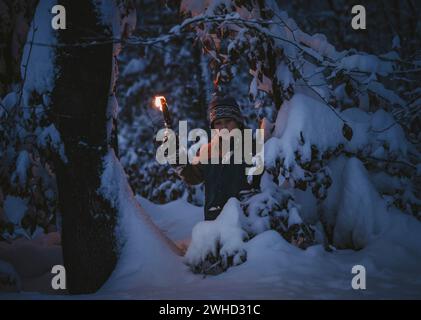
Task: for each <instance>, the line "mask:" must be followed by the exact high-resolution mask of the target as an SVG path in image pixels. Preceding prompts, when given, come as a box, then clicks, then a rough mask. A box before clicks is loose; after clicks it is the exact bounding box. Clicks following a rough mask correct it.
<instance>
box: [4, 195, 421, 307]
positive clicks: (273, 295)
mask: <svg viewBox="0 0 421 320" xmlns="http://www.w3.org/2000/svg"><path fill="white" fill-rule="evenodd" d="M138 201H139V203H140V204H141V205H142V207H143V208H145V209H146V211H147V212H148V213H149V214H150V215H151V218H152V221H153V222H154V223H156V224H157V225H158V226H159V227H160V228H161V229H162V230H163V232H164V233H165V234H166V235H167V236H168V237H170V238H171V239H173V240H175V241H176V242H177V243H178V244H179V243H180V242H179V241H180V240H181V239H188V238H189V237H190V234H191V228H192V226H193V225H194V224H195V223H196V222H198V221H200V220H201V219H202V215H203V211H202V208H199V207H195V206H192V205H190V204H188V203H186V202H185V201H184V200H177V201H174V202H171V203H168V204H165V205H155V204H153V203H151V202H149V201H148V200H146V199H143V198H141V197H138ZM133 205H134V206H135V207H136V204H133ZM137 208H139V207H137ZM142 214H143V213H140V212H138V213H137V215H138V217H139V216H140V215H142ZM388 214H390V217H389V219H390V224H389V227H388V228H387V229H386V230H385V231H384V232H383V233H382V234H380V235H378V236H377V237H376V239H374V240H372V241H371V243H370V244H369V245H368V246H367V247H365V248H364V249H362V250H360V251H352V250H334V251H333V252H326V251H325V250H324V249H323V247H322V246H321V245H316V246H313V247H310V248H308V249H307V250H301V249H298V248H296V247H294V246H292V245H290V244H289V243H288V242H286V241H285V240H284V239H283V238H282V237H281V236H279V235H278V234H277V233H276V232H275V231H266V232H263V233H261V234H259V235H257V236H256V237H255V238H253V239H252V240H250V241H249V242H246V243H245V248H246V250H247V261H246V262H245V263H243V264H241V265H239V266H236V267H232V268H230V269H228V271H227V272H225V273H223V274H220V275H218V276H207V277H203V276H201V275H193V274H191V273H190V272H189V271H188V269H187V267H184V264H183V258H182V257H179V256H177V255H175V254H174V255H171V254H170V252H171V250H168V251H166V255H167V256H166V257H165V258H163V259H164V261H162V263H163V265H159V264H155V263H152V265H153V266H154V268H155V269H154V272H155V273H156V275H157V276H158V275H161V276H162V275H164V274H165V275H166V277H164V279H165V278H167V279H166V280H165V281H159V282H158V281H156V280H157V278H156V277H153V278H152V279H148V277H147V276H150V273H149V271H151V270H149V271H148V269H149V268H147V267H145V266H147V265H148V264H145V263H144V261H143V262H142V261H141V259H142V255H143V256H145V251H149V254H152V255H153V254H154V253H151V252H150V251H155V256H156V257H157V259H158V260H159V257H161V258H162V255H163V253H162V252H158V251H157V250H158V248H156V247H155V248H153V247H149V245H150V244H148V243H141V242H138V243H137V244H136V248H132V249H131V250H132V251H131V252H132V254H133V255H132V256H130V257H125V259H126V260H125V261H126V262H125V263H126V264H127V263H130V264H131V265H126V266H125V268H123V269H124V271H125V272H126V274H125V275H124V276H122V275H121V276H120V277H119V278H117V279H116V277H115V276H114V277H113V278H112V279H110V281H109V282H108V283H107V285H106V286H105V287H104V289H103V290H102V291H100V292H99V293H97V294H94V295H86V296H77V298H87V299H97V298H106V299H296V298H299V299H303V298H310V299H370V298H375V299H380V298H421V277H420V270H421V246H420V245H419V237H420V234H421V225H420V224H419V223H414V222H415V221H414V218H412V217H410V216H406V215H403V214H401V213H396V212H395V213H394V212H389V213H388ZM141 219H143V218H141ZM136 220H137V218H136V217H133V220H132V223H133V228H134V229H136V230H133V231H134V232H135V233H136V234H137V238H136V239H137V240H139V239H140V238H142V237H145V235H144V234H142V233H143V232H145V230H144V229H142V228H140V229H137V228H138V226H139V225H138V223H137V222H136ZM138 221H140V220H138ZM134 240H135V239H134ZM133 245H135V243H133ZM142 252H143V253H142ZM168 262H170V263H171V264H172V265H168V264H167V263H168ZM357 264H360V265H363V266H365V268H366V271H367V289H366V290H364V291H363V290H360V291H357V290H353V289H352V288H351V280H352V277H353V276H354V275H353V274H351V269H352V266H354V265H357ZM149 266H150V264H149ZM145 268H146V270H145ZM122 271H123V270H122V269H121V268H120V272H122ZM145 271H146V273H145ZM145 275H147V276H145ZM168 277H171V279H172V280H173V281H168ZM116 281H117V282H116ZM116 283H118V286H116ZM0 297H1V298H2V299H8V298H23V299H26V298H37V299H50V298H53V299H56V298H60V299H63V298H65V299H67V298H75V297H66V296H60V297H57V296H51V295H41V294H35V293H21V294H1V295H0Z"/></svg>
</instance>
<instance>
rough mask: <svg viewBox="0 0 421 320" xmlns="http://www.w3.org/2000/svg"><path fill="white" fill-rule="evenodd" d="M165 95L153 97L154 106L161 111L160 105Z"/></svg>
mask: <svg viewBox="0 0 421 320" xmlns="http://www.w3.org/2000/svg"><path fill="white" fill-rule="evenodd" d="M165 101H166V100H165V97H163V96H157V97H155V107H157V108H159V110H161V111H162V105H163V104H164V103H165Z"/></svg>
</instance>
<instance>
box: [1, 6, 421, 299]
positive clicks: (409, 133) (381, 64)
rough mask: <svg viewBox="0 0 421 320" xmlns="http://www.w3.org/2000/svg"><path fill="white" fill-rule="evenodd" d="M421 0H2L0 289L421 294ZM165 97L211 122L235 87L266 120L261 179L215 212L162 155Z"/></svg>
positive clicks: (191, 120) (184, 116)
mask: <svg viewBox="0 0 421 320" xmlns="http://www.w3.org/2000/svg"><path fill="white" fill-rule="evenodd" d="M55 5H61V6H62V7H63V8H65V20H64V18H62V20H61V21H60V23H62V24H63V23H65V25H66V27H65V28H63V29H57V30H56V29H55V28H53V27H52V19H53V18H54V17H55V16H56V15H57V14H58V13H57V12H55V13H53V12H52V8H53V7H54V6H55ZM355 5H360V7H361V6H362V7H363V8H364V12H365V20H366V21H365V24H366V25H365V28H364V29H357V30H355V29H353V27H352V19H353V18H354V17H355V15H356V14H355V12H354V13H353V9H352V8H353V7H354V6H355ZM420 10H421V3H420V2H419V1H415V0H405V1H397V0H389V1H381V0H375V1H368V0H364V1H354V0H337V1H333V0H315V1H310V0H296V1H286V0H173V1H172V0H167V1H164V0H160V1H154V0H90V1H71V0H29V1H28V0H17V1H11V0H0V27H1V28H0V299H3V298H6V299H7V298H10V297H13V298H19V299H20V298H23V299H31V298H40V297H43V298H49V297H52V295H57V294H58V295H86V296H87V297H91V298H92V297H94V298H112V299H113V298H119V299H215V298H216V299H296V298H298V299H303V298H310V299H364V298H368V299H372V298H375V299H377V298H417V299H420V298H421V164H420V159H421V154H420V153H421V132H420V126H421V121H420V117H421V46H420V44H421V19H420V12H421V11H420ZM360 22H361V21H360ZM156 96H164V97H165V98H166V102H167V103H168V110H169V112H170V113H171V116H172V119H171V121H172V123H173V124H176V123H178V122H179V121H187V124H188V127H189V129H193V128H201V129H203V130H205V131H209V130H210V116H209V110H208V105H209V103H210V101H211V100H212V99H213V98H214V97H215V96H230V97H233V98H234V99H235V100H236V102H237V103H238V105H239V109H240V112H241V116H242V118H243V119H244V126H245V127H246V128H251V129H253V130H257V129H261V130H262V131H263V132H264V152H263V154H256V155H255V157H253V161H254V163H257V162H259V161H261V162H262V163H263V165H264V171H263V173H262V174H261V175H260V176H259V181H258V184H257V185H255V186H253V188H250V189H248V190H244V191H242V192H240V193H239V194H238V196H236V197H231V198H230V199H229V200H228V201H227V202H226V203H225V205H224V206H223V207H222V208H221V212H220V213H219V215H218V216H217V217H216V219H214V220H204V206H205V203H206V201H207V200H206V197H209V195H208V192H206V188H205V185H204V184H205V183H199V184H191V183H188V181H186V179H183V177H181V176H180V174H179V170H177V167H175V166H174V165H171V164H160V163H159V162H157V160H156V153H157V149H158V148H159V146H160V142H159V141H157V134H158V131H159V130H160V129H162V128H164V127H165V126H166V125H167V123H164V117H163V112H161V110H159V108H157V107H156V106H154V97H156ZM174 129H175V131H177V129H178V126H176V125H174ZM192 144H193V142H192V141H190V142H189V146H191V145H192ZM248 178H250V176H249V177H248ZM249 180H250V179H249ZM220 188H221V191H220V192H221V193H223V192H224V188H228V185H223V184H222V185H221V186H220ZM208 191H209V190H208ZM211 196H212V195H211ZM56 265H59V266H61V265H62V266H64V268H65V275H66V277H65V279H66V281H65V284H66V286H65V288H63V289H59V290H57V289H56V288H53V287H52V286H51V283H52V278H53V277H54V273H52V268H53V266H56ZM354 266H363V267H364V270H365V271H364V272H365V275H366V281H364V282H365V284H364V286H365V287H364V288H363V289H364V290H355V288H353V282H352V281H353V277H354V276H355V275H354V274H353V267H354Z"/></svg>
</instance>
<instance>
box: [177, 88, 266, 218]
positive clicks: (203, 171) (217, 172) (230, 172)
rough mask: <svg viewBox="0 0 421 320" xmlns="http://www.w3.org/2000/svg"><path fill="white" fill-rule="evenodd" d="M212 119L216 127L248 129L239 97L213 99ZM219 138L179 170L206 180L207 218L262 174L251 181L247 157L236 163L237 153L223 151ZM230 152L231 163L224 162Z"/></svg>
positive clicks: (194, 180) (187, 176)
mask: <svg viewBox="0 0 421 320" xmlns="http://www.w3.org/2000/svg"><path fill="white" fill-rule="evenodd" d="M209 122H210V127H211V128H212V129H219V130H222V129H227V130H228V131H231V130H233V129H235V128H238V129H240V130H241V131H242V132H243V129H244V119H243V117H242V115H241V112H240V108H239V106H238V104H237V102H236V101H235V99H233V98H230V97H220V96H216V97H214V98H213V99H212V101H211V102H210V104H209ZM218 139H220V137H219V136H215V137H214V138H213V139H212V140H211V141H210V142H209V143H208V144H207V145H203V146H202V147H201V148H200V150H199V152H198V154H197V156H196V157H195V158H194V160H193V161H192V163H191V164H187V165H183V166H178V168H177V172H178V173H179V175H180V176H181V177H182V178H183V180H184V181H186V182H187V183H189V184H192V185H194V184H199V183H201V182H203V183H204V186H205V208H204V209H205V220H214V219H216V217H217V216H218V215H219V214H220V212H221V210H222V208H223V207H224V205H225V203H226V202H227V201H228V199H229V198H231V197H238V196H239V193H240V191H243V190H249V189H251V188H255V187H257V186H258V184H259V176H254V179H253V181H252V183H251V184H249V183H248V181H247V176H246V174H245V169H246V166H247V165H246V163H245V161H244V158H243V161H242V163H240V164H235V163H234V155H233V153H231V154H228V155H226V154H225V155H224V154H222V152H221V148H220V147H221V143H218ZM231 145H232V144H231ZM218 146H219V150H217V148H218ZM205 149H208V150H207V151H208V152H204V150H205ZM230 150H232V148H230ZM227 156H228V157H229V159H230V161H229V163H222V162H223V161H222V158H223V157H227ZM204 157H207V158H208V159H207V160H208V161H207V163H206V164H204V163H203V162H204V161H203V160H205V159H204ZM211 157H219V160H220V161H218V163H217V164H213V163H211ZM225 159H226V158H225ZM226 162H228V161H226Z"/></svg>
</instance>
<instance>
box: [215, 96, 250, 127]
mask: <svg viewBox="0 0 421 320" xmlns="http://www.w3.org/2000/svg"><path fill="white" fill-rule="evenodd" d="M221 118H232V119H234V120H235V121H236V122H237V123H238V126H239V127H240V128H243V127H244V119H243V116H242V115H241V111H240V107H239V106H238V104H237V101H235V99H234V98H231V97H221V96H215V97H213V98H212V100H211V102H210V103H209V122H210V126H211V128H213V123H214V121H215V120H217V119H221Z"/></svg>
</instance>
